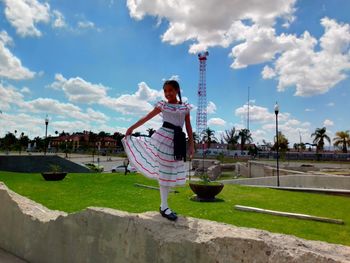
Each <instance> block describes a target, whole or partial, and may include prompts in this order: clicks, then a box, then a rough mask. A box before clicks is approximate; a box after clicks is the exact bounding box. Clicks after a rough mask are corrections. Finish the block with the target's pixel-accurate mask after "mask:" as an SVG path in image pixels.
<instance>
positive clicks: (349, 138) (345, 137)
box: [333, 131, 350, 153]
mask: <svg viewBox="0 0 350 263" xmlns="http://www.w3.org/2000/svg"><path fill="white" fill-rule="evenodd" d="M335 135H336V136H337V137H335V138H333V141H334V146H336V147H339V148H340V147H342V151H343V153H347V152H348V147H349V146H350V134H349V131H338V132H337V133H336V134H335Z"/></svg>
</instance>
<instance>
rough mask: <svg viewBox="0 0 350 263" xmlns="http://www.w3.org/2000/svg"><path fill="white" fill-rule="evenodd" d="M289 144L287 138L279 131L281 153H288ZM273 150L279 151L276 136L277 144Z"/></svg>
mask: <svg viewBox="0 0 350 263" xmlns="http://www.w3.org/2000/svg"><path fill="white" fill-rule="evenodd" d="M288 144H289V141H288V139H287V137H286V136H285V135H284V134H283V133H282V132H280V131H279V132H278V150H279V151H287V150H288ZM273 149H274V150H276V149H277V140H276V136H275V144H274V145H273Z"/></svg>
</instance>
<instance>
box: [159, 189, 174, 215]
mask: <svg viewBox="0 0 350 263" xmlns="http://www.w3.org/2000/svg"><path fill="white" fill-rule="evenodd" d="M159 190H160V201H161V203H160V209H162V211H163V210H164V209H166V208H168V194H169V190H170V187H169V186H163V185H159ZM170 213H171V210H170V208H169V209H168V210H166V211H165V214H167V215H168V214H170Z"/></svg>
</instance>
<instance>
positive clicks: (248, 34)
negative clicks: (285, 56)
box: [230, 25, 295, 78]
mask: <svg viewBox="0 0 350 263" xmlns="http://www.w3.org/2000/svg"><path fill="white" fill-rule="evenodd" d="M242 30H243V32H242V33H241V37H242V38H244V40H245V41H244V42H243V43H241V44H238V45H236V46H234V47H233V48H232V51H231V54H230V56H231V57H233V58H234V62H233V63H232V65H231V67H232V68H234V69H237V68H245V67H247V66H248V65H252V64H259V63H263V62H268V61H271V60H273V59H274V58H275V56H276V54H277V53H280V52H282V51H285V50H288V49H290V48H291V47H293V45H294V42H295V37H294V36H291V35H285V34H281V35H280V36H276V32H275V29H274V28H272V27H261V26H259V25H253V26H244V28H242ZM262 74H263V76H264V75H265V76H266V77H268V78H271V77H272V76H274V75H275V74H276V73H275V72H274V70H273V69H272V68H270V67H266V68H264V70H263V72H262Z"/></svg>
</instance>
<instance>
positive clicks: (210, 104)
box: [207, 101, 216, 114]
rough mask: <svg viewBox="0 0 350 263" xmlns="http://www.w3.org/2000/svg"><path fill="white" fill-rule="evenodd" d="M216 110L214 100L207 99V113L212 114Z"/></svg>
mask: <svg viewBox="0 0 350 263" xmlns="http://www.w3.org/2000/svg"><path fill="white" fill-rule="evenodd" d="M215 112H216V105H215V103H214V102H212V101H209V102H208V106H207V113H208V114H212V113H215Z"/></svg>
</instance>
